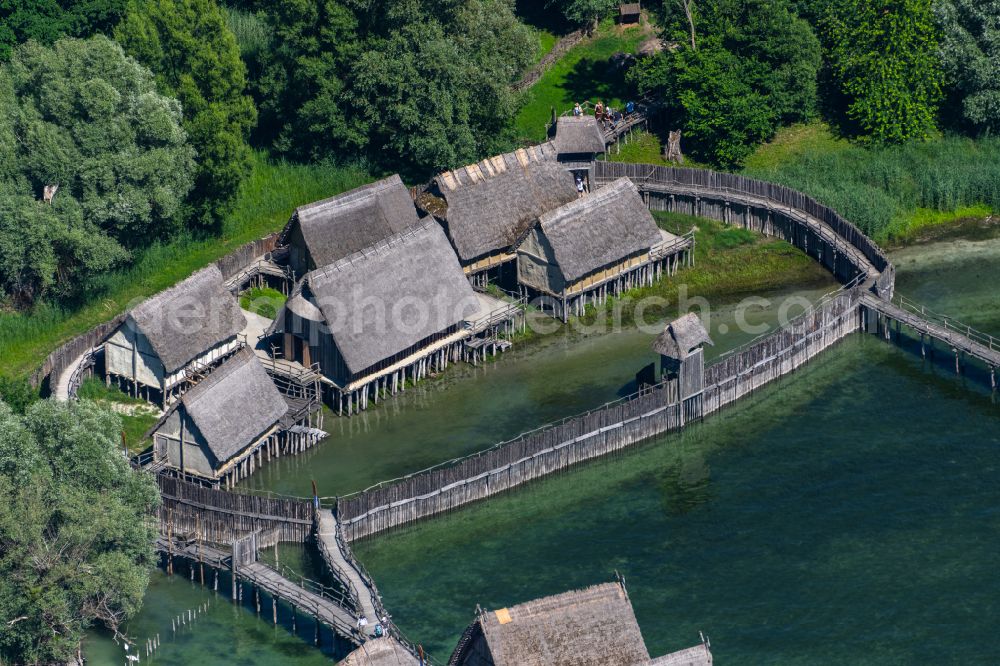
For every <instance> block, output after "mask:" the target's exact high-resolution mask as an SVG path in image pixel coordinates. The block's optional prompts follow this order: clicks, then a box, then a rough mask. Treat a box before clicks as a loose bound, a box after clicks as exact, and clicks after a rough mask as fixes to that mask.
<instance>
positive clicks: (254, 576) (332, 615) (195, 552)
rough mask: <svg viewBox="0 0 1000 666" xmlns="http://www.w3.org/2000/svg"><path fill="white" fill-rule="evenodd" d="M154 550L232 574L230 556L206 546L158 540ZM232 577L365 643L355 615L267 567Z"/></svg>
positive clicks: (244, 568) (244, 569) (242, 569)
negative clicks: (230, 571)
mask: <svg viewBox="0 0 1000 666" xmlns="http://www.w3.org/2000/svg"><path fill="white" fill-rule="evenodd" d="M156 548H157V550H159V551H160V552H163V553H167V554H168V556H169V557H184V558H187V559H188V560H191V561H192V562H199V563H203V564H205V565H208V566H209V567H213V568H215V569H219V570H224V569H229V570H232V554H231V553H229V552H226V551H223V550H219V549H218V548H215V547H213V546H210V545H208V544H205V543H200V542H187V541H183V540H178V539H173V540H172V541H168V540H167V539H166V538H164V537H160V538H159V539H157V540H156ZM235 576H236V577H237V578H238V579H241V580H244V581H246V582H249V583H251V584H252V585H255V586H256V587H258V588H260V589H261V590H264V591H265V592H267V593H268V594H270V595H271V597H272V598H273V599H275V600H279V599H280V600H282V601H284V602H286V603H288V604H291V605H292V606H293V607H294V608H295V609H298V610H302V611H305V612H307V613H309V614H311V615H313V616H314V617H315V618H316V619H317V621H318V622H322V623H323V624H325V625H327V626H329V627H330V628H331V629H333V630H334V632H336V633H337V635H338V636H341V637H342V638H344V639H346V640H348V641H350V642H351V643H353V644H355V645H361V644H362V643H363V642H364V640H363V638H362V637H361V635H360V634H359V633H358V631H357V617H356V615H355V613H354V612H352V611H350V610H348V609H346V608H344V607H343V606H342V605H341V604H339V603H338V602H337V601H336V600H334V599H332V598H329V597H326V596H321V595H319V594H316V593H315V592H313V591H311V590H309V589H306V588H304V587H302V586H300V585H297V584H296V583H293V582H292V581H290V580H289V579H287V578H286V577H284V576H283V575H281V574H280V573H279V572H278V571H276V570H275V569H272V568H271V567H269V566H267V565H266V564H263V563H261V562H253V563H251V564H244V565H240V566H237V567H236V570H235ZM234 593H235V591H234Z"/></svg>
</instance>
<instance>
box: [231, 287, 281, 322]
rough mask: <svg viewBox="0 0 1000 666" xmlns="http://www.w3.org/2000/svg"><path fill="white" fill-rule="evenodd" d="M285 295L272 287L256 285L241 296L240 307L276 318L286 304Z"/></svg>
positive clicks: (262, 315)
mask: <svg viewBox="0 0 1000 666" xmlns="http://www.w3.org/2000/svg"><path fill="white" fill-rule="evenodd" d="M285 300H286V299H285V295H284V294H282V293H281V292H280V291H278V290H277V289H271V288H270V287H254V288H253V289H249V290H247V291H246V292H245V293H244V294H243V295H242V296H240V307H241V308H243V309H244V310H246V311H247V312H253V313H254V314H258V315H260V316H261V317H267V318H268V319H274V318H275V317H277V316H278V311H279V310H281V306H283V305H284V304H285Z"/></svg>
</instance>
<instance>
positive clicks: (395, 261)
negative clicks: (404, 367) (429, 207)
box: [305, 220, 479, 374]
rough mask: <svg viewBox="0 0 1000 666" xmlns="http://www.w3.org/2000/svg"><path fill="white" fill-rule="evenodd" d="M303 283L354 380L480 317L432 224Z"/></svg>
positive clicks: (452, 254)
mask: <svg viewBox="0 0 1000 666" xmlns="http://www.w3.org/2000/svg"><path fill="white" fill-rule="evenodd" d="M305 280H306V286H307V287H308V292H309V295H310V296H311V298H313V300H314V302H315V303H316V305H318V306H319V308H320V310H322V312H323V316H324V318H325V319H326V324H327V326H328V327H329V329H330V334H331V335H332V336H333V338H334V341H335V342H336V344H337V348H338V349H339V350H340V353H341V355H342V356H343V358H344V361H345V362H346V363H347V366H348V368H349V369H350V371H351V373H352V374H357V373H359V372H361V371H363V370H365V369H366V368H368V367H370V366H372V365H374V364H375V363H378V362H379V361H382V360H384V359H386V358H389V357H391V356H394V355H396V354H398V353H399V352H402V351H404V350H406V349H408V348H410V347H412V346H414V345H416V344H417V343H418V342H420V341H422V340H424V339H426V338H428V337H430V336H432V335H435V334H437V333H440V332H441V331H444V330H445V329H447V328H449V327H450V326H452V325H454V324H458V323H461V322H462V321H463V320H464V319H465V318H466V317H469V316H471V315H473V314H475V313H476V312H478V311H479V305H478V300H477V299H476V294H475V292H473V291H472V287H470V286H469V281H468V279H466V277H465V274H464V273H463V272H462V267H461V266H460V265H459V263H458V259H456V257H455V252H454V250H452V248H451V245H449V244H448V239H447V238H446V237H445V235H444V231H442V229H441V227H440V225H438V224H437V222H434V221H433V220H428V221H427V222H425V223H424V224H422V225H420V226H419V227H415V228H413V229H411V230H409V231H406V232H404V233H402V234H399V235H397V236H393V237H392V238H389V239H387V240H386V241H384V242H382V243H379V244H377V245H376V246H374V247H373V248H370V249H368V250H365V251H363V252H358V253H356V254H353V255H350V256H349V257H345V258H344V259H342V260H340V261H338V262H337V263H335V264H331V265H330V266H326V267H324V268H321V269H318V270H315V271H313V272H311V273H309V274H307V275H306V277H305ZM394 310H395V311H394Z"/></svg>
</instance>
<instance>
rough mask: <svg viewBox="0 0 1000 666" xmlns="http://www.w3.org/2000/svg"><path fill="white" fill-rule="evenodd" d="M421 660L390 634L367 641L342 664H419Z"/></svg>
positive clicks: (350, 665)
mask: <svg viewBox="0 0 1000 666" xmlns="http://www.w3.org/2000/svg"><path fill="white" fill-rule="evenodd" d="M419 663H420V662H419V661H418V660H417V658H416V657H414V656H413V655H412V654H410V653H409V652H408V651H407V650H406V648H404V647H403V646H402V645H400V644H399V642H398V641H397V640H396V639H394V638H391V637H389V636H383V637H381V638H375V639H372V640H370V641H367V642H366V643H365V644H364V645H362V646H361V647H359V648H358V649H357V650H355V651H354V652H352V653H351V654H349V655H347V658H346V659H344V660H343V661H342V662H340V666H418V665H419Z"/></svg>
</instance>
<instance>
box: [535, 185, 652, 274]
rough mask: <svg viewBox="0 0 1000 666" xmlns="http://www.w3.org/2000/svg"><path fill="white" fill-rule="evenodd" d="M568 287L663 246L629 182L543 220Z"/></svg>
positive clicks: (572, 204) (645, 209) (549, 213)
mask: <svg viewBox="0 0 1000 666" xmlns="http://www.w3.org/2000/svg"><path fill="white" fill-rule="evenodd" d="M539 223H540V224H541V228H542V232H543V233H544V234H545V237H546V238H547V239H548V240H549V243H550V245H551V246H552V250H553V251H554V252H555V256H556V262H557V263H558V264H559V269H560V270H561V271H562V273H563V276H564V277H565V278H566V280H567V281H570V282H572V281H574V280H578V279H579V278H581V277H583V276H585V275H587V274H588V273H592V272H593V271H596V270H597V269H599V268H603V267H604V266H608V265H610V264H614V263H616V262H618V261H621V260H622V259H625V258H626V257H629V256H631V255H633V254H636V253H638V252H643V251H646V250H649V248H651V247H652V246H654V245H656V244H657V243H659V242H660V241H661V240H662V236H661V235H660V230H659V227H657V226H656V222H655V221H654V220H653V216H652V215H651V214H650V213H649V209H648V208H646V204H644V203H643V202H642V197H641V196H639V191H638V190H637V189H636V188H635V185H633V184H632V181H630V180H629V179H628V178H619V179H618V180H616V181H615V182H613V183H611V184H609V185H605V186H604V187H602V188H601V189H599V190H597V191H596V192H594V193H593V194H590V195H588V196H586V197H583V198H582V199H575V200H574V201H572V202H570V203H568V204H566V205H564V206H561V207H559V208H556V209H555V210H553V211H549V212H548V213H545V214H544V215H542V216H541V218H540V219H539Z"/></svg>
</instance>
